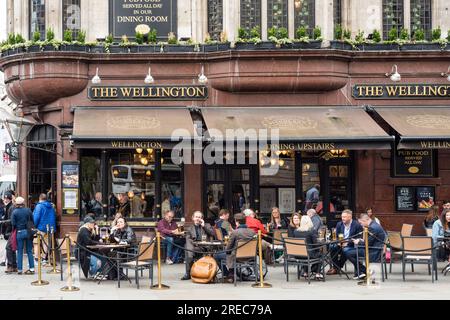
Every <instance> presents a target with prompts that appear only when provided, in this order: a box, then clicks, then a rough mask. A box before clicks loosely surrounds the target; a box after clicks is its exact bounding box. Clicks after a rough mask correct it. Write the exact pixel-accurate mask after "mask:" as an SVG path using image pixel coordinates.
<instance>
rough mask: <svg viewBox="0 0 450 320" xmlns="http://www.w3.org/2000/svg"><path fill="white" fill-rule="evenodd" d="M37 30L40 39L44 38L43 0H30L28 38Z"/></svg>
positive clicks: (31, 37)
mask: <svg viewBox="0 0 450 320" xmlns="http://www.w3.org/2000/svg"><path fill="white" fill-rule="evenodd" d="M35 31H39V33H40V34H41V40H44V39H45V0H31V1H30V39H33V33H34V32H35Z"/></svg>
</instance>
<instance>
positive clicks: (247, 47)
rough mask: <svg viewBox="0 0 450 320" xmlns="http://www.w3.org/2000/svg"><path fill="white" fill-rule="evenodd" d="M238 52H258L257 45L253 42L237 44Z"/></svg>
mask: <svg viewBox="0 0 450 320" xmlns="http://www.w3.org/2000/svg"><path fill="white" fill-rule="evenodd" d="M234 48H235V49H236V50H256V44H254V43H253V42H236V44H235V47H234Z"/></svg>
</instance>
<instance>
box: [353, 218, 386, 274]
mask: <svg viewBox="0 0 450 320" xmlns="http://www.w3.org/2000/svg"><path fill="white" fill-rule="evenodd" d="M359 223H360V224H361V226H362V227H368V228H369V261H372V262H376V261H380V257H381V254H382V252H383V247H384V240H385V238H386V233H385V232H384V230H383V228H382V227H381V226H380V225H379V224H378V223H376V222H375V221H374V220H372V219H371V218H370V216H369V215H368V214H367V213H361V214H360V215H359ZM352 241H353V243H354V244H355V245H357V246H356V247H355V248H349V249H348V250H345V251H344V254H345V257H346V258H347V259H348V260H350V262H351V263H353V266H354V267H355V276H354V278H353V279H355V280H356V279H364V278H365V277H366V267H365V266H364V265H362V264H361V263H360V262H359V261H357V254H358V257H361V258H363V257H364V256H365V255H364V241H363V240H362V239H354V240H352ZM357 251H358V253H357ZM358 266H359V274H358V271H357V270H358Z"/></svg>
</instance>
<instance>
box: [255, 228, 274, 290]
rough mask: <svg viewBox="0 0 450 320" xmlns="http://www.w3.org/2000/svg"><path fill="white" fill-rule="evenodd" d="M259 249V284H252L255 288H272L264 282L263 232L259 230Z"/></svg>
mask: <svg viewBox="0 0 450 320" xmlns="http://www.w3.org/2000/svg"><path fill="white" fill-rule="evenodd" d="M258 247H259V283H254V284H252V287H253V288H271V287H272V285H271V284H269V283H265V282H264V275H263V267H262V264H263V259H262V238H261V230H258Z"/></svg>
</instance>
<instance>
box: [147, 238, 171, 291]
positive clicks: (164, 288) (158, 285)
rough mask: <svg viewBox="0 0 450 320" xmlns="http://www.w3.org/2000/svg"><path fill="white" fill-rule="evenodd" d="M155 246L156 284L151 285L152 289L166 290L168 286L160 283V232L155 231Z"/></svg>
mask: <svg viewBox="0 0 450 320" xmlns="http://www.w3.org/2000/svg"><path fill="white" fill-rule="evenodd" d="M156 246H157V250H158V284H155V285H154V286H152V287H151V289H153V290H167V289H169V288H170V287H169V286H166V285H164V284H162V283H161V233H159V231H157V232H156Z"/></svg>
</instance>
